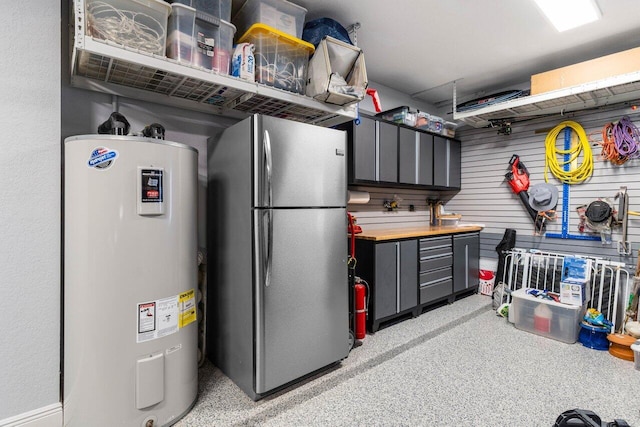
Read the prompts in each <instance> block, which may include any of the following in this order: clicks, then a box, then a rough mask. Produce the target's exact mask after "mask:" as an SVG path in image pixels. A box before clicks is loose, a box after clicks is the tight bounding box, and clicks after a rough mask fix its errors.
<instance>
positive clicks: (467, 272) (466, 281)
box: [464, 245, 469, 289]
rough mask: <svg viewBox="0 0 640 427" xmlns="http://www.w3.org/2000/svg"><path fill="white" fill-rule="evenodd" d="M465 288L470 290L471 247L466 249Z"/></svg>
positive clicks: (466, 246)
mask: <svg viewBox="0 0 640 427" xmlns="http://www.w3.org/2000/svg"><path fill="white" fill-rule="evenodd" d="M464 273H465V274H464V288H465V289H469V245H465V247H464Z"/></svg>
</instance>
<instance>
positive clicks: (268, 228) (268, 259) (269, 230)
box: [263, 209, 273, 288]
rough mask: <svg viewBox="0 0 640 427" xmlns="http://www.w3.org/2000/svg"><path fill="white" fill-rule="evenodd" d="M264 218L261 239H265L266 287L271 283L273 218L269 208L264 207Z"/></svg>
mask: <svg viewBox="0 0 640 427" xmlns="http://www.w3.org/2000/svg"><path fill="white" fill-rule="evenodd" d="M264 220H265V221H266V224H265V227H264V231H265V232H266V234H267V235H266V236H265V238H264V240H263V241H266V252H267V253H266V254H265V257H264V265H263V267H264V286H265V287H266V288H268V287H269V285H270V284H271V267H272V265H271V264H272V254H273V218H272V212H271V209H265V211H264Z"/></svg>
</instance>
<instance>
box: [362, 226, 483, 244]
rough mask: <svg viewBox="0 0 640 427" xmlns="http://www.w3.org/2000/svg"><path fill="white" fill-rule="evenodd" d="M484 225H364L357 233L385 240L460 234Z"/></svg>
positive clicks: (377, 239)
mask: <svg viewBox="0 0 640 427" xmlns="http://www.w3.org/2000/svg"><path fill="white" fill-rule="evenodd" d="M483 228H484V227H483V226H482V225H479V224H468V225H467V224H458V225H455V226H447V225H439V226H429V225H425V226H424V227H410V228H409V227H402V228H401V227H396V228H393V227H389V228H379V229H376V230H367V229H366V227H363V229H362V233H360V234H356V238H358V239H362V240H374V241H383V240H397V239H408V238H412V237H433V236H440V235H444V234H458V233H469V232H472V231H480V230H482V229H483Z"/></svg>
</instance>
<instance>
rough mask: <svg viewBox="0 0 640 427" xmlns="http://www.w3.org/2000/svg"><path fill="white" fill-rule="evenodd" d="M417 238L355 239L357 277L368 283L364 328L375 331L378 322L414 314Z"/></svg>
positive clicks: (415, 310) (416, 298) (378, 326)
mask: <svg viewBox="0 0 640 427" xmlns="http://www.w3.org/2000/svg"><path fill="white" fill-rule="evenodd" d="M417 253H418V240H417V239H410V240H399V241H387V242H381V243H376V242H374V241H370V240H357V241H356V258H357V260H358V263H357V265H356V276H358V277H360V278H362V279H364V280H365V281H366V282H367V283H368V284H369V290H370V295H369V312H368V317H367V327H368V329H369V331H370V332H376V331H377V330H378V329H379V328H380V324H381V323H383V322H386V321H389V320H392V319H394V318H396V317H400V316H403V315H407V314H410V315H413V316H417V305H418V257H417Z"/></svg>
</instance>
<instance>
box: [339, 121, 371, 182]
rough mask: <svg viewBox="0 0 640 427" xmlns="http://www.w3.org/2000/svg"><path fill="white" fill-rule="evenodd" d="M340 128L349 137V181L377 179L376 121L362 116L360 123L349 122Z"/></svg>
mask: <svg viewBox="0 0 640 427" xmlns="http://www.w3.org/2000/svg"><path fill="white" fill-rule="evenodd" d="M338 129H343V130H346V131H347V134H348V138H349V158H350V159H351V161H350V163H349V182H350V183H352V182H354V181H372V182H373V181H376V121H375V120H373V119H369V118H367V117H362V118H361V120H360V125H358V126H355V125H354V124H353V122H348V123H345V124H343V125H340V126H338Z"/></svg>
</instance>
